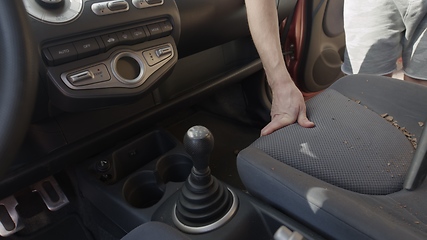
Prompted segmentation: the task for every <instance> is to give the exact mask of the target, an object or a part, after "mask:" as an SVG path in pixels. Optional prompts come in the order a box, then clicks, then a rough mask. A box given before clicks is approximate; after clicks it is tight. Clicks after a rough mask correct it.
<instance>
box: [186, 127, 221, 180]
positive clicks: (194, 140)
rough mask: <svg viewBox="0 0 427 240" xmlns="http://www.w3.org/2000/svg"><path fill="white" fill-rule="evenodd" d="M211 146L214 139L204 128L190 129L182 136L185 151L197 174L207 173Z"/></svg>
mask: <svg viewBox="0 0 427 240" xmlns="http://www.w3.org/2000/svg"><path fill="white" fill-rule="evenodd" d="M213 146H214V137H213V135H212V133H211V132H210V131H209V129H207V128H206V127H203V126H194V127H191V128H190V129H188V131H187V133H186V134H185V136H184V147H185V150H186V151H187V153H188V154H189V155H190V156H191V158H192V159H193V165H194V168H195V169H196V170H197V172H199V173H205V172H206V171H208V168H209V156H210V153H211V152H212V150H213Z"/></svg>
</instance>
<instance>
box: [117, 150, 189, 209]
mask: <svg viewBox="0 0 427 240" xmlns="http://www.w3.org/2000/svg"><path fill="white" fill-rule="evenodd" d="M192 167H193V163H192V161H191V160H190V159H189V158H188V157H186V156H185V155H180V154H173V155H166V156H164V157H162V158H161V159H159V160H158V162H157V165H156V169H154V170H144V171H141V172H137V173H135V174H134V175H132V176H131V177H130V178H129V179H128V180H127V181H126V182H125V184H124V186H123V195H124V197H125V199H126V201H127V202H128V203H129V204H130V205H132V206H133V207H136V208H149V207H151V206H153V205H155V204H156V203H158V202H159V201H160V199H161V198H162V197H163V194H164V192H165V184H166V183H168V182H183V181H185V180H186V179H187V177H188V176H189V175H190V172H191V168H192Z"/></svg>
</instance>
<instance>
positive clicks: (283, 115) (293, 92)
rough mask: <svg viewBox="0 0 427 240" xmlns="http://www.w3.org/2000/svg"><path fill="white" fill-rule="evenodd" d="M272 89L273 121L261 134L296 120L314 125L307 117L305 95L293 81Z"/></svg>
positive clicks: (303, 125)
mask: <svg viewBox="0 0 427 240" xmlns="http://www.w3.org/2000/svg"><path fill="white" fill-rule="evenodd" d="M272 91H273V101H272V106H271V113H270V116H271V122H270V123H269V124H267V126H265V127H264V128H263V129H262V130H261V136H265V135H268V134H270V133H272V132H274V131H276V130H278V129H280V128H282V127H285V126H288V125H290V124H293V123H295V122H298V124H299V125H301V126H302V127H305V128H311V127H314V123H313V122H311V121H310V120H308V118H307V115H306V106H305V102H304V97H303V96H302V94H301V92H300V91H299V89H298V88H297V87H296V86H295V84H294V83H293V82H289V83H286V84H283V85H276V86H275V87H274V88H272Z"/></svg>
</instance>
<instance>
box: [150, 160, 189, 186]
mask: <svg viewBox="0 0 427 240" xmlns="http://www.w3.org/2000/svg"><path fill="white" fill-rule="evenodd" d="M192 167H193V162H192V161H191V160H190V159H189V158H188V157H186V156H184V155H169V156H166V157H164V158H162V159H160V160H159V161H158V162H157V171H158V173H159V176H160V178H161V179H162V181H163V182H164V183H167V182H183V181H185V180H186V179H187V177H188V175H190V172H191V168H192Z"/></svg>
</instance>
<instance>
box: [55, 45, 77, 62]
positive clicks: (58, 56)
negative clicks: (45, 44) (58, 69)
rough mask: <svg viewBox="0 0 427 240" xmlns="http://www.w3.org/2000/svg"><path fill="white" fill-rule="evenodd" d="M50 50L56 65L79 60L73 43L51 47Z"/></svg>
mask: <svg viewBox="0 0 427 240" xmlns="http://www.w3.org/2000/svg"><path fill="white" fill-rule="evenodd" d="M49 52H50V54H51V55H52V58H53V62H54V64H55V65H59V64H63V63H66V62H71V61H74V60H77V50H76V48H75V47H74V45H73V44H72V43H68V44H62V45H58V46H55V47H50V48H49Z"/></svg>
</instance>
